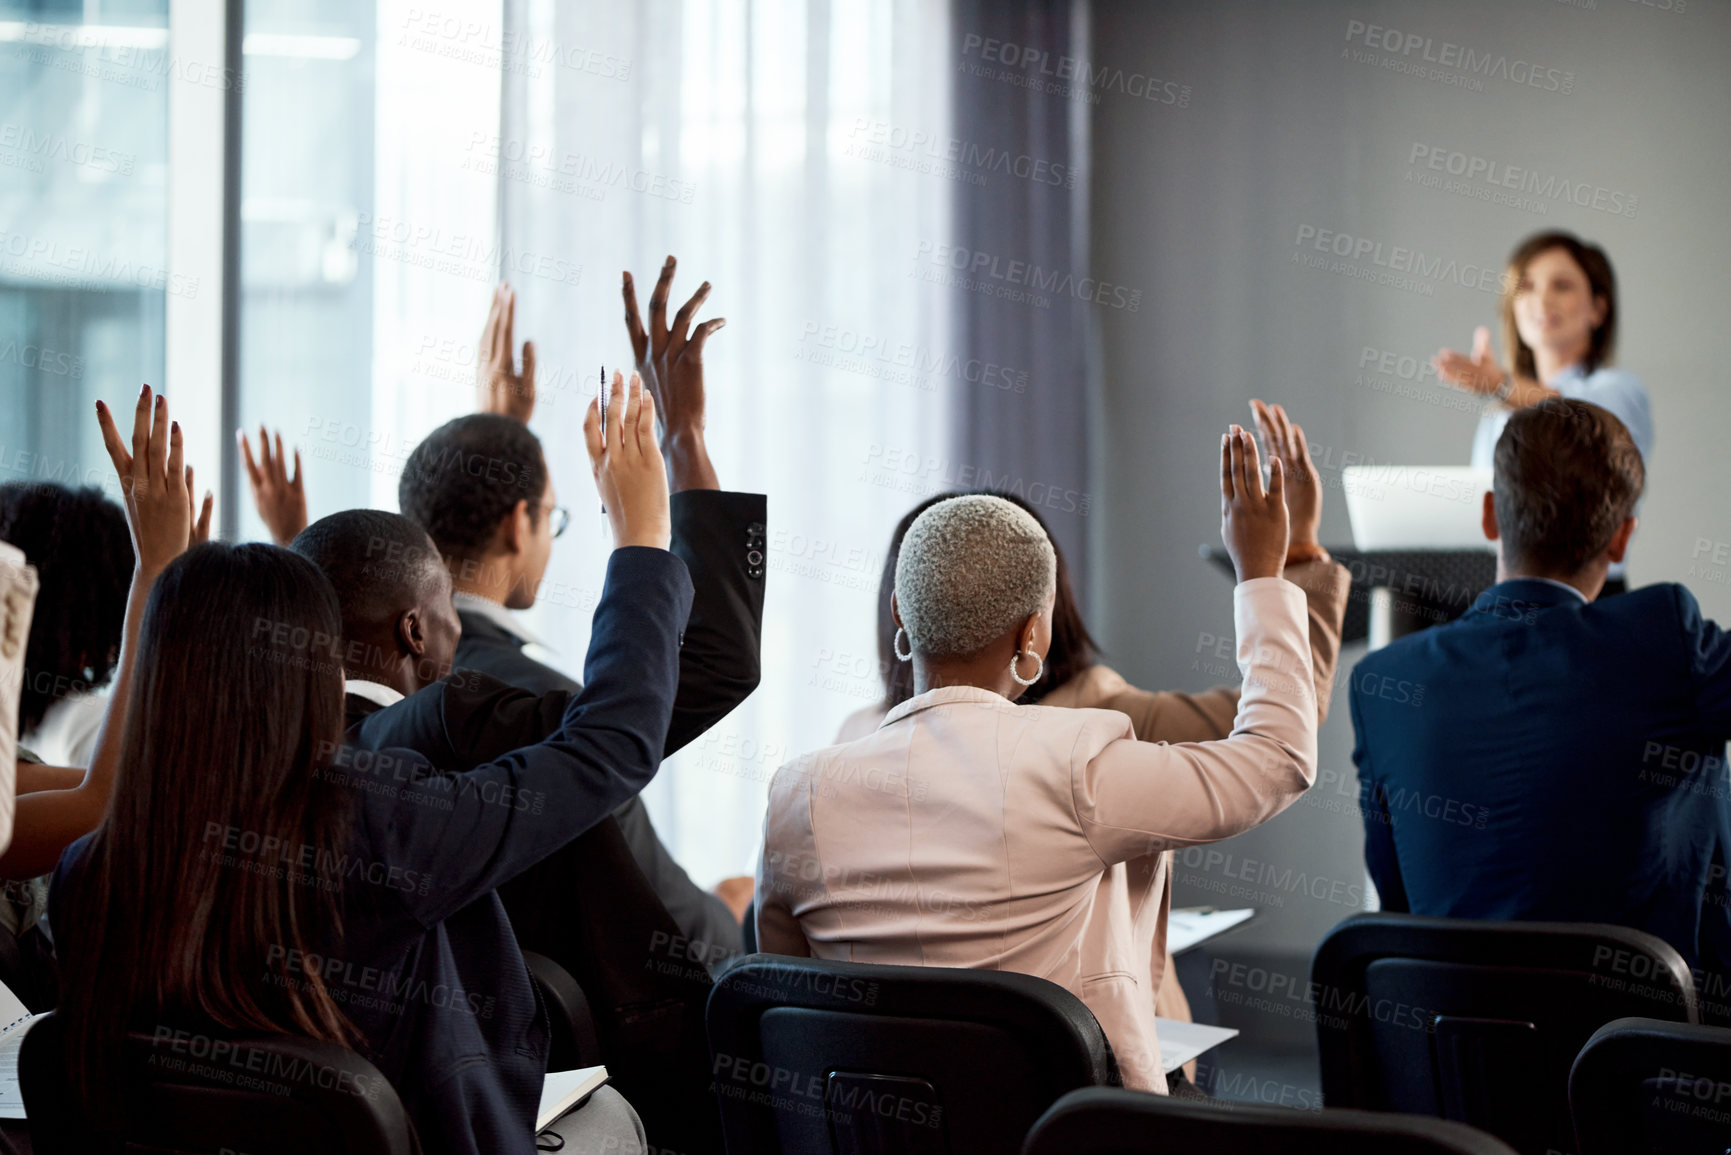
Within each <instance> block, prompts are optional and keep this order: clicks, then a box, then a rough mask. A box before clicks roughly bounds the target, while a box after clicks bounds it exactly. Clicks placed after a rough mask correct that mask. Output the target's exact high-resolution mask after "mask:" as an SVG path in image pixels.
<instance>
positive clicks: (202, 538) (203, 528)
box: [186, 465, 216, 545]
mask: <svg viewBox="0 0 1731 1155" xmlns="http://www.w3.org/2000/svg"><path fill="white" fill-rule="evenodd" d="M197 492H198V487H197V486H196V485H194V484H193V480H192V466H190V465H189V466H187V467H186V507H187V513H188V514H190V515H191V517H192V535H191V537H190V538H189V541H190V544H192V545H203V544H204V543H205V542H207V541H209V540H210V511H211V507H212V506H213V505H215V503H216V495H215V494H213V493H211V491H210V490H208V489H207V490H205V491H204V508H203V509H202V510H201V509H199V508H198V507H197V506H196V505H194V504H193V501H194V500H195V499H194V498H193V496H192V495H193V494H195V493H197Z"/></svg>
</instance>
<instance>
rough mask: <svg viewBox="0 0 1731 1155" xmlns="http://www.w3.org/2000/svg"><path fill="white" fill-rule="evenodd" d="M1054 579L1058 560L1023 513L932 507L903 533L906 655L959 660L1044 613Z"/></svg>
mask: <svg viewBox="0 0 1731 1155" xmlns="http://www.w3.org/2000/svg"><path fill="white" fill-rule="evenodd" d="M1057 580H1058V555H1057V553H1056V551H1054V550H1053V548H1052V541H1051V539H1050V538H1048V537H1047V536H1046V531H1045V530H1044V529H1042V528H1041V527H1040V523H1039V522H1037V521H1035V520H1034V518H1033V516H1032V515H1031V514H1029V513H1028V511H1027V510H1025V509H1022V508H1021V507H1020V506H1017V505H1015V504H1014V503H1012V502H1008V501H1005V500H1004V499H1003V498H1001V497H989V496H986V495H984V494H969V495H967V496H964V497H952V498H950V499H949V500H947V501H940V502H938V503H937V504H936V505H934V506H932V507H931V508H930V509H928V510H926V511H925V512H924V513H922V514H920V516H919V517H918V518H916V519H915V520H914V523H913V525H911V526H909V527H908V532H907V536H906V537H904V538H903V539H902V548H901V554H900V556H899V557H898V558H897V559H896V605H897V607H898V608H899V609H900V610H901V616H902V624H903V625H904V626H905V627H906V628H907V631H908V639H909V644H910V645H911V647H912V648H913V649H915V650H918V651H919V652H920V653H922V654H926V655H928V656H931V657H951V656H966V655H968V654H976V653H979V652H980V651H981V650H983V649H985V648H986V647H987V646H989V645H991V644H992V643H993V642H995V641H997V640H998V639H999V638H1001V637H1003V636H1004V635H1005V634H1007V633H1009V632H1010V631H1011V630H1013V629H1015V628H1016V627H1017V626H1019V625H1021V624H1022V623H1023V622H1024V621H1026V620H1027V619H1028V618H1029V617H1030V616H1032V615H1034V614H1036V613H1039V612H1040V610H1042V609H1044V608H1045V605H1046V601H1047V599H1049V598H1050V597H1051V596H1052V593H1053V590H1054V589H1056V588H1057Z"/></svg>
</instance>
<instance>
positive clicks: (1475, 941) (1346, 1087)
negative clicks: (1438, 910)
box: [1310, 913, 1696, 1155]
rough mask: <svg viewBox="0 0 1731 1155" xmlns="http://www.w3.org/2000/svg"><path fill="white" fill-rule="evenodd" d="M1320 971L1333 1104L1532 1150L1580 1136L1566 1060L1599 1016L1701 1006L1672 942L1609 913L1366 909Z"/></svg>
mask: <svg viewBox="0 0 1731 1155" xmlns="http://www.w3.org/2000/svg"><path fill="white" fill-rule="evenodd" d="M1310 977H1311V987H1312V990H1313V991H1314V992H1315V999H1316V1007H1315V1014H1316V1037H1317V1043H1318V1045H1319V1048H1320V1050H1321V1060H1322V1091H1323V1099H1324V1101H1325V1102H1327V1103H1328V1105H1329V1106H1331V1107H1361V1108H1368V1109H1371V1110H1378V1111H1402V1112H1406V1113H1408V1114H1413V1115H1432V1116H1436V1117H1438V1118H1443V1119H1453V1120H1455V1121H1457V1122H1462V1123H1468V1124H1471V1125H1472V1126H1475V1127H1479V1128H1481V1129H1483V1130H1485V1131H1489V1132H1490V1133H1492V1134H1493V1135H1496V1136H1498V1137H1499V1138H1501V1139H1502V1140H1503V1141H1504V1142H1506V1143H1508V1144H1509V1145H1510V1146H1512V1147H1514V1148H1516V1149H1517V1150H1519V1151H1522V1152H1528V1153H1534V1155H1544V1153H1545V1152H1546V1151H1547V1150H1550V1149H1556V1150H1559V1151H1567V1150H1569V1149H1570V1148H1571V1147H1572V1146H1573V1144H1574V1128H1573V1125H1572V1123H1571V1122H1570V1119H1569V1110H1568V1076H1569V1067H1570V1065H1571V1064H1573V1062H1574V1060H1575V1055H1576V1054H1577V1053H1578V1052H1579V1051H1580V1049H1581V1046H1582V1044H1583V1043H1585V1042H1586V1041H1587V1039H1588V1037H1589V1036H1591V1035H1592V1033H1593V1032H1594V1031H1596V1030H1598V1029H1599V1028H1600V1027H1601V1026H1603V1025H1604V1024H1606V1023H1608V1022H1610V1021H1611V1020H1613V1019H1619V1018H1624V1017H1626V1016H1629V1015H1642V1016H1646V1017H1649V1018H1658V1019H1666V1020H1670V1021H1676V1022H1694V1021H1695V1017H1696V1007H1695V987H1694V983H1693V981H1692V980H1691V978H1690V975H1689V968H1688V966H1687V965H1685V963H1684V962H1683V959H1682V957H1681V956H1680V955H1678V953H1677V952H1676V951H1675V950H1673V949H1672V948H1671V947H1669V946H1667V945H1666V944H1665V943H1664V942H1661V941H1660V940H1659V939H1657V938H1655V937H1654V936H1652V935H1650V934H1645V933H1643V932H1641V931H1638V930H1630V929H1627V928H1625V927H1618V926H1605V925H1600V924H1597V923H1538V922H1479V921H1474V920H1469V919H1451V918H1421V917H1417V916H1414V915H1406V914H1387V913H1383V914H1360V915H1354V916H1353V917H1351V918H1348V919H1347V920H1345V921H1344V922H1342V923H1341V924H1340V925H1338V926H1336V927H1335V928H1334V929H1333V930H1332V931H1330V932H1329V934H1328V936H1327V937H1326V938H1324V939H1323V940H1322V943H1321V944H1320V945H1319V946H1318V947H1317V948H1316V955H1315V957H1314V959H1312V961H1311V970H1310Z"/></svg>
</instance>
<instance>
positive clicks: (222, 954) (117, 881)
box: [54, 543, 355, 1125]
mask: <svg viewBox="0 0 1731 1155" xmlns="http://www.w3.org/2000/svg"><path fill="white" fill-rule="evenodd" d="M339 626H340V619H339V617H338V614H337V599H336V595H335V594H334V593H332V592H331V587H330V583H329V582H327V581H325V579H324V575H323V574H321V573H320V572H319V571H318V569H317V567H315V566H314V565H313V564H312V563H311V562H309V561H307V560H306V559H305V558H303V557H299V556H297V555H295V554H293V553H290V552H289V551H288V550H286V549H280V548H278V547H276V546H272V545H260V544H247V545H227V544H221V543H210V544H206V545H199V546H194V547H193V548H192V549H190V550H188V551H187V552H186V553H185V554H183V555H181V556H180V557H179V558H177V559H176V560H175V561H174V562H173V563H171V564H170V565H169V566H168V568H167V569H165V570H164V571H163V573H162V576H161V577H159V578H158V579H157V582H156V588H155V589H154V590H152V591H151V594H150V600H149V602H148V603H147V605H146V608H145V613H144V620H143V623H142V627H141V629H140V634H139V645H138V660H137V665H136V667H135V669H134V672H133V682H132V691H131V701H130V703H129V705H128V708H127V711H126V718H125V729H124V744H123V747H122V751H121V755H120V763H119V766H118V769H117V776H116V779H115V785H114V793H113V796H112V798H111V799H110V800H109V804H108V813H107V816H106V817H105V819H104V821H103V823H102V825H100V826H99V827H97V829H96V832H95V833H94V834H92V835H91V836H90V842H89V845H88V847H87V848H86V851H85V853H84V855H83V856H82V857H81V858H79V859H76V860H75V862H76V866H75V867H74V868H73V875H74V877H73V878H71V879H67V880H65V881H66V882H67V883H68V884H69V885H70V887H71V893H70V894H69V896H68V899H69V901H68V904H67V906H68V909H67V910H66V911H65V912H63V913H57V914H56V917H55V924H54V930H55V937H56V938H57V939H58V940H59V949H58V952H57V953H58V954H59V957H60V965H61V971H62V977H63V982H64V987H63V989H64V990H66V991H68V992H70V993H71V994H72V996H73V997H71V998H68V999H67V1000H66V1001H65V1002H63V1003H62V1004H61V1008H60V1009H61V1013H62V1014H63V1015H65V1016H66V1020H67V1023H66V1030H67V1049H66V1055H67V1066H68V1071H67V1076H68V1079H69V1085H70V1087H71V1088H72V1090H73V1094H74V1095H75V1096H76V1098H77V1100H78V1101H79V1102H80V1103H82V1104H83V1106H84V1108H85V1109H86V1110H87V1111H89V1112H90V1113H91V1114H92V1115H93V1116H94V1117H95V1118H97V1119H98V1120H99V1121H101V1122H102V1123H104V1124H106V1125H112V1120H113V1119H114V1118H115V1116H116V1115H117V1113H118V1112H119V1110H120V1105H121V1104H124V1103H125V1102H126V1100H127V1096H126V1094H125V1088H124V1087H123V1085H122V1079H123V1074H122V1068H121V1065H120V1063H119V1055H120V1053H121V1044H122V1040H123V1038H124V1036H125V1033H126V1032H127V1031H128V1030H133V1029H149V1028H150V1027H153V1026H154V1025H156V1024H161V1023H164V1022H174V1023H177V1024H179V1023H191V1024H197V1025H199V1026H204V1025H207V1024H208V1025H209V1026H210V1028H211V1029H215V1030H233V1031H245V1032H281V1033H292V1034H296V1035H302V1036H308V1037H311V1038H314V1039H320V1040H325V1041H331V1042H340V1043H345V1044H347V1043H349V1042H350V1041H351V1040H352V1039H354V1038H355V1032H354V1028H353V1027H352V1026H351V1025H350V1024H349V1022H348V1020H347V1019H346V1018H345V1017H344V1015H343V1013H342V1011H341V1010H340V1009H339V1007H338V1005H337V1003H336V1001H335V999H334V998H333V997H332V995H331V992H330V990H329V988H328V987H327V986H326V985H325V982H324V980H323V979H322V978H321V977H320V975H319V974H318V973H317V972H316V971H314V970H310V969H305V968H302V969H298V970H297V969H294V968H291V967H290V965H289V960H290V959H291V958H300V957H303V956H302V955H301V954H296V953H294V952H296V951H301V952H303V953H305V952H312V951H315V950H318V951H325V950H329V949H330V948H332V947H333V946H336V945H338V944H339V943H340V939H341V921H340V907H339V901H340V897H341V891H340V883H341V871H340V869H337V870H331V869H329V868H328V865H327V864H330V863H332V862H333V861H336V860H338V859H339V858H340V855H341V853H342V850H343V848H344V847H345V845H346V836H347V831H348V829H349V827H350V824H351V821H352V819H351V816H350V811H349V808H348V800H349V797H350V796H349V794H348V791H347V789H346V788H344V787H342V786H340V785H337V784H335V783H333V782H330V781H329V780H328V779H327V778H326V777H324V776H323V775H322V774H321V773H320V770H321V768H322V766H323V764H324V761H325V759H326V757H327V756H328V755H329V753H330V752H331V751H332V750H333V749H334V744H335V743H336V742H337V741H338V740H339V739H340V738H341V736H342V725H343V700H342V673H341V667H340V665H339V664H338V663H336V662H334V661H331V660H327V659H326V657H325V656H324V655H323V654H321V653H320V652H319V651H320V649H321V639H334V637H335V636H336V634H337V631H338V629H339ZM285 639H287V640H286V641H285ZM308 642H310V643H311V644H310V645H309V644H308ZM213 831H214V832H215V835H214V836H213V833H212V832H213ZM231 832H239V838H238V841H239V845H240V847H241V851H242V852H241V853H236V854H234V855H233V857H232V858H231V857H230V854H229V851H231V850H233V849H234V847H233V846H232V845H231V844H230V843H231V839H230V837H229V835H230V834H231ZM272 840H275V841H272ZM249 845H251V846H253V847H254V848H255V849H254V851H253V853H252V854H251V855H250V856H249V855H248V854H247V853H245V850H246V847H248V846H249ZM267 847H269V848H282V849H281V850H265V849H263V848H267ZM309 848H310V850H309ZM237 860H239V861H237ZM314 864H316V865H314ZM297 868H304V871H303V869H297Z"/></svg>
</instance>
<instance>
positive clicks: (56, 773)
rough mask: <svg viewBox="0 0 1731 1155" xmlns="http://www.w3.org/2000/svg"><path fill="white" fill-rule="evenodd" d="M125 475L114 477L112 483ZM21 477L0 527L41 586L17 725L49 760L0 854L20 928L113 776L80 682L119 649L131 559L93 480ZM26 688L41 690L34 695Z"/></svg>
mask: <svg viewBox="0 0 1731 1155" xmlns="http://www.w3.org/2000/svg"><path fill="white" fill-rule="evenodd" d="M126 484H127V482H126V481H124V480H123V482H122V487H123V488H124V487H125V485H126ZM183 486H184V490H185V492H186V494H187V497H188V501H189V502H191V500H192V495H193V494H195V493H196V492H197V490H196V488H195V487H194V477H193V472H192V468H191V467H190V466H188V467H187V468H186V472H185V476H184V479H183ZM11 488H12V487H11V486H4V487H0V489H11ZM30 488H34V489H36V490H37V491H38V492H36V493H35V494H34V495H30V494H22V493H14V494H11V495H9V497H10V498H12V499H14V500H12V501H8V502H5V503H0V504H4V505H5V507H6V509H7V510H8V517H9V525H10V527H11V528H10V529H9V530H8V531H7V532H11V533H14V534H16V535H17V536H18V538H19V539H21V540H22V541H27V542H30V543H32V545H27V546H26V547H25V552H26V554H27V555H28V554H29V553H30V552H31V549H32V548H35V549H37V550H38V551H39V553H38V556H40V557H41V559H42V563H41V568H40V572H41V574H42V576H43V586H44V589H43V592H42V594H41V595H40V596H39V598H38V601H37V605H36V614H35V617H34V619H33V620H32V621H31V624H30V645H29V651H28V653H29V656H28V657H27V659H26V668H27V670H28V671H29V674H28V676H27V677H26V679H25V693H24V695H22V696H21V698H20V706H19V714H20V728H21V729H23V730H24V731H25V733H24V738H23V740H22V742H21V744H22V745H24V746H25V747H27V748H28V749H29V751H30V753H31V755H32V757H33V758H34V759H38V760H40V761H42V762H47V763H51V765H48V766H40V767H35V768H33V769H32V770H30V771H28V772H26V773H24V774H23V776H22V777H23V780H24V781H25V784H27V785H28V786H29V787H30V789H28V790H24V789H20V790H19V792H18V793H19V799H18V807H17V814H16V816H15V818H16V821H15V824H14V825H15V829H14V837H13V839H12V843H11V845H10V846H8V847H7V848H6V851H5V853H4V854H0V879H8V880H18V885H16V886H12V887H8V888H7V889H6V891H5V894H4V898H3V899H0V906H10V908H11V909H10V910H9V911H7V912H6V914H4V915H0V920H3V921H11V922H16V923H17V925H18V926H19V928H20V930H19V933H21V934H22V933H23V932H25V931H28V930H29V929H30V927H31V926H32V925H33V924H34V923H35V921H36V920H37V918H38V917H39V916H40V915H41V913H42V909H43V906H44V904H45V903H46V901H47V893H46V882H45V879H44V877H43V876H46V875H47V874H48V872H49V871H51V870H53V869H54V864H55V863H56V862H57V861H59V859H60V855H61V853H62V852H63V851H65V849H66V848H67V847H68V846H69V845H71V843H72V840H73V839H75V838H77V837H78V836H79V835H82V834H88V833H89V832H90V831H92V830H94V829H96V824H97V823H98V822H100V821H102V815H103V813H104V812H105V811H106V810H107V808H108V796H109V793H110V792H111V790H112V789H113V785H114V776H113V774H112V772H110V771H107V770H104V769H102V768H101V767H98V766H97V765H96V763H95V760H94V757H93V755H94V752H95V742H96V738H97V735H98V734H99V733H100V731H101V727H102V726H103V725H105V724H106V722H105V718H106V717H107V710H108V702H107V701H106V699H104V698H101V697H97V696H95V695H94V694H91V693H90V692H89V690H90V687H92V686H94V685H98V684H101V683H103V682H106V681H107V680H108V678H109V676H110V675H111V674H112V672H113V671H114V668H115V663H116V662H117V661H118V660H119V654H120V639H121V623H122V621H123V620H124V618H125V612H126V605H127V602H126V597H127V594H126V587H125V585H124V584H120V585H116V584H115V582H116V581H120V582H122V583H124V581H125V575H126V574H127V573H129V572H132V570H133V567H134V564H135V563H134V556H133V547H132V544H131V542H130V540H129V539H128V538H127V537H126V536H125V535H126V534H127V529H126V515H125V514H124V513H122V512H121V510H120V508H119V507H118V506H116V505H115V504H114V503H113V502H110V501H108V500H107V499H106V498H104V497H103V496H102V494H101V491H100V490H98V489H95V488H90V489H85V490H81V491H72V490H67V489H63V488H61V487H60V486H54V485H49V486H32V487H30ZM129 500H130V498H129ZM211 501H212V499H211V496H210V495H209V494H208V493H207V494H206V495H205V498H204V506H203V509H202V510H198V511H195V510H192V509H191V508H190V506H189V508H188V511H187V513H188V518H189V521H190V524H191V526H192V528H191V530H190V533H191V535H192V540H193V541H194V542H202V541H205V540H206V539H208V538H209V537H210V515H211ZM117 524H118V528H119V530H120V532H121V534H122V535H123V536H122V539H121V541H120V542H118V543H116V542H115V541H114V540H113V531H114V529H115V528H116V525H117ZM80 538H85V539H87V540H79V539H80ZM116 599H118V600H116ZM110 611H113V615H114V616H113V617H112V619H110V616H109V615H110ZM32 689H34V690H36V691H38V692H39V693H38V694H37V695H34V696H33V695H32V694H31V691H32ZM56 694H60V695H63V696H60V697H56V696H55V695H56ZM33 707H34V708H37V709H40V710H41V715H40V721H39V722H38V724H37V725H36V726H35V727H34V728H32V727H31V726H30V725H29V718H30V711H31V710H32V708H33ZM44 754H46V755H47V756H46V757H45V756H44ZM86 767H88V769H86ZM25 945H26V946H28V944H25Z"/></svg>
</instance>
